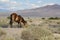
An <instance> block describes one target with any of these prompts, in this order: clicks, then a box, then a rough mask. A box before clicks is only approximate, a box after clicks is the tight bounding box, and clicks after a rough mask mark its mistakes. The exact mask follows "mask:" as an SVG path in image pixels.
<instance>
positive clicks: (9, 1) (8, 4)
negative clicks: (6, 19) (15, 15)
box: [0, 0, 60, 10]
mask: <svg viewBox="0 0 60 40" xmlns="http://www.w3.org/2000/svg"><path fill="white" fill-rule="evenodd" d="M56 1H57V2H56ZM55 3H60V1H59V0H53V1H52V0H48V1H47V0H0V9H1V8H3V9H7V10H21V9H31V8H37V7H41V6H45V5H53V4H55Z"/></svg>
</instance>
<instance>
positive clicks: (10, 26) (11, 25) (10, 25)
mask: <svg viewBox="0 0 60 40" xmlns="http://www.w3.org/2000/svg"><path fill="white" fill-rule="evenodd" d="M12 24H13V22H12V21H11V20H10V27H11V28H12Z"/></svg>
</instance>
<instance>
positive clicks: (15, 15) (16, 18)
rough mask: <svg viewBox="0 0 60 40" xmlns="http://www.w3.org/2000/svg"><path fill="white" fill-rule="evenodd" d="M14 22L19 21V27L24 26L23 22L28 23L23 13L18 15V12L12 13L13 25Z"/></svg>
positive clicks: (11, 22) (11, 20) (11, 21)
mask: <svg viewBox="0 0 60 40" xmlns="http://www.w3.org/2000/svg"><path fill="white" fill-rule="evenodd" d="M13 22H17V23H18V24H19V27H22V25H21V23H23V24H24V25H26V23H27V21H25V20H24V18H23V17H22V16H21V15H17V14H16V13H12V14H11V15H10V26H11V27H12V24H13Z"/></svg>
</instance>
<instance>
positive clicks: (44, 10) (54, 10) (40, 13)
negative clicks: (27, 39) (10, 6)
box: [0, 4, 60, 17]
mask: <svg viewBox="0 0 60 40" xmlns="http://www.w3.org/2000/svg"><path fill="white" fill-rule="evenodd" d="M11 12H12V11H7V10H5V12H3V13H1V12H0V16H4V15H5V16H8V15H10V13H11ZM15 12H16V13H17V14H19V15H22V16H26V17H60V5H58V4H54V5H46V6H43V7H39V8H35V9H26V10H17V11H15Z"/></svg>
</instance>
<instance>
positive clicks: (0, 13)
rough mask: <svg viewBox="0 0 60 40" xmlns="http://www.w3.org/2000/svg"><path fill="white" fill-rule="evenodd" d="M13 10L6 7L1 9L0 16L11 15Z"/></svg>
mask: <svg viewBox="0 0 60 40" xmlns="http://www.w3.org/2000/svg"><path fill="white" fill-rule="evenodd" d="M10 13H11V11H10V10H6V9H0V17H1V16H8V15H10Z"/></svg>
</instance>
